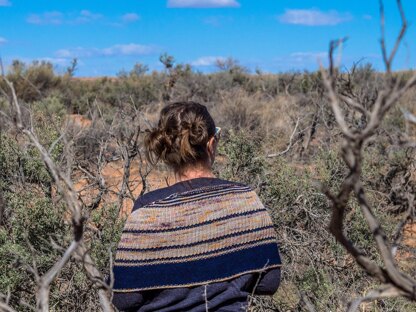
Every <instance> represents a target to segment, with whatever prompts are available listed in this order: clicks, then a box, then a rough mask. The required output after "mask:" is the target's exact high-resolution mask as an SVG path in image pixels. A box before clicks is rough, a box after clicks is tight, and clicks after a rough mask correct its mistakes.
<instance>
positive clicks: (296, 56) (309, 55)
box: [290, 52, 328, 62]
mask: <svg viewBox="0 0 416 312" xmlns="http://www.w3.org/2000/svg"><path fill="white" fill-rule="evenodd" d="M327 56H328V53H327V52H294V53H292V54H290V57H291V59H292V60H295V61H299V62H303V61H308V60H318V59H323V58H326V57H327Z"/></svg>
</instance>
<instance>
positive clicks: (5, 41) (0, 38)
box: [0, 37, 7, 45]
mask: <svg viewBox="0 0 416 312" xmlns="http://www.w3.org/2000/svg"><path fill="white" fill-rule="evenodd" d="M5 43H7V40H6V38H3V37H0V45H2V44H5Z"/></svg>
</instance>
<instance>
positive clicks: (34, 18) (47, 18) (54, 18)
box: [26, 10, 103, 25]
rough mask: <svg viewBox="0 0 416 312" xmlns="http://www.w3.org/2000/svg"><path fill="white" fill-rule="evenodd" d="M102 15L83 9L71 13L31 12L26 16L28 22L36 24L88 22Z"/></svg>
mask: <svg viewBox="0 0 416 312" xmlns="http://www.w3.org/2000/svg"><path fill="white" fill-rule="evenodd" d="M102 17H103V16H102V15H101V14H98V13H93V12H91V11H88V10H81V11H80V12H77V13H70V14H64V13H62V12H59V11H52V12H45V13H42V14H31V15H29V16H28V17H27V18H26V22H28V23H29V24H36V25H60V24H86V23H90V22H93V21H95V20H98V19H100V18H102Z"/></svg>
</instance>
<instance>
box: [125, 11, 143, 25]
mask: <svg viewBox="0 0 416 312" xmlns="http://www.w3.org/2000/svg"><path fill="white" fill-rule="evenodd" d="M139 19H140V16H139V15H138V14H136V13H126V14H124V15H123V16H122V17H121V20H122V21H123V22H125V23H131V22H135V21H138V20H139Z"/></svg>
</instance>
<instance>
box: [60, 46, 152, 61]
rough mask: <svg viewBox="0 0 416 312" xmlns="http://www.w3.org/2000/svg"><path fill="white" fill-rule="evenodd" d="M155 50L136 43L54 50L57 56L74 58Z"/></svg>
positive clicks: (139, 53)
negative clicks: (100, 47) (101, 47)
mask: <svg viewBox="0 0 416 312" xmlns="http://www.w3.org/2000/svg"><path fill="white" fill-rule="evenodd" d="M153 52H155V48H154V47H152V46H148V45H141V44H136V43H130V44H116V45H113V46H111V47H108V48H103V49H98V48H83V47H78V48H74V49H61V50H58V51H56V53H55V55H56V56H57V57H58V58H74V57H77V58H78V57H95V56H120V55H124V56H134V55H136V56H137V55H148V54H151V53H153Z"/></svg>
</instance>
